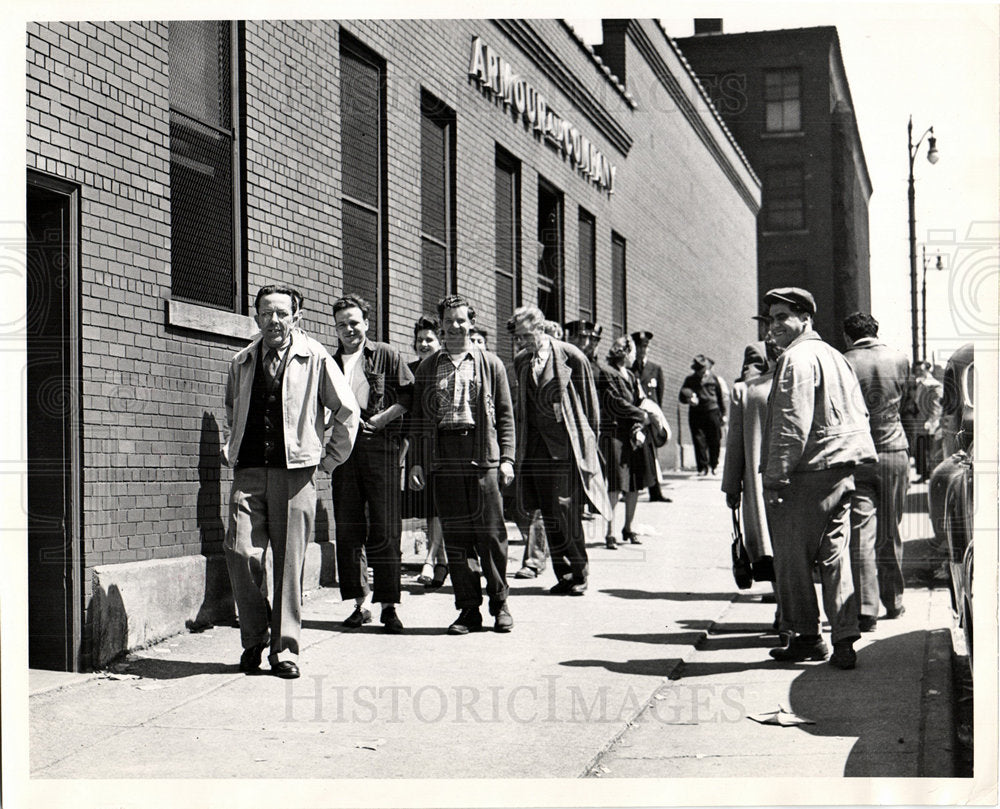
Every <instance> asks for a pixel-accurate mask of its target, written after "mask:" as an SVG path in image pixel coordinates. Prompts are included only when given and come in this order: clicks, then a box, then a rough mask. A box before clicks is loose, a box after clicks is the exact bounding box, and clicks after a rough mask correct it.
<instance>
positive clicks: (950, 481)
mask: <svg viewBox="0 0 1000 809" xmlns="http://www.w3.org/2000/svg"><path fill="white" fill-rule="evenodd" d="M974 394H975V362H974V356H973V346H972V344H971V343H968V344H967V345H964V346H962V347H961V348H960V349H958V351H956V352H955V353H954V354H953V355H952V356H951V359H949V360H948V364H947V366H946V367H945V372H944V401H943V403H942V407H941V410H942V412H941V428H942V431H943V434H944V435H943V440H944V446H945V448H946V450H945V451H946V452H947V451H949V450H950V451H951V454H949V455H948V456H947V457H946V458H945V459H944V460H943V461H942V462H941V463H940V464H938V465H937V467H935V469H934V472H933V473H932V474H931V480H930V485H929V486H928V488H927V499H928V508H929V511H930V516H931V522H932V524H933V526H934V534H935V537H936V539H937V542H938V544H939V545H940V547H942V548H944V549H947V553H948V570H949V574H950V576H949V582H950V585H951V603H952V608H953V609H954V610H955V613H956V614H957V615H958V620H959V625H960V626H961V627H962V628H963V630H964V631H965V641H966V645H967V646H968V650H969V656H970V658H971V656H972V534H973V530H972V529H973V514H974V513H975V512H974V508H973V482H972V480H973V462H972V455H973V451H972V450H973V440H974V432H975V416H974V414H975V407H974Z"/></svg>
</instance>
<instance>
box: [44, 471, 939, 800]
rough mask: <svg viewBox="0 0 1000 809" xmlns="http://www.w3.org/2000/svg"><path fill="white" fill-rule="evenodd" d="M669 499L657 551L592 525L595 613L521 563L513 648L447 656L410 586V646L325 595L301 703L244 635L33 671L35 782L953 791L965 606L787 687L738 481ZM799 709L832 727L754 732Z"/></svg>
mask: <svg viewBox="0 0 1000 809" xmlns="http://www.w3.org/2000/svg"><path fill="white" fill-rule="evenodd" d="M666 492H667V494H668V495H669V496H670V497H672V498H673V501H674V502H672V503H665V504H661V503H656V504H651V503H646V502H641V503H640V505H639V511H638V514H637V523H638V524H639V526H640V527H644V536H643V537H642V538H643V544H642V545H631V546H626V547H623V548H621V549H620V550H618V551H608V550H606V549H604V547H603V541H602V539H601V536H600V534H601V533H602V532H601V530H600V527H599V526H597V525H596V523H595V522H590V523H587V525H588V529H589V531H590V532H591V534H592V535H591V536H589V537H588V551H589V553H590V559H591V582H590V585H591V586H590V590H589V592H588V593H587V595H586V596H584V597H583V598H570V597H556V596H551V595H549V594H548V592H547V590H548V588H549V587H550V586H551V585H552V584H553V583H554V579H553V577H552V574H551V572H550V571H548V572H546V573H545V574H544V575H543V577H542V578H540V579H538V580H528V581H523V580H515V579H514V578H513V572H514V571H516V570H517V569H518V568H519V567H520V558H521V553H522V551H523V546H522V545H520V544H512V546H511V552H510V557H511V558H510V563H509V568H508V570H509V573H508V576H509V578H510V584H511V597H510V608H511V612H512V614H513V617H514V621H515V627H514V630H513V632H512V633H511V634H509V635H503V634H497V633H494V632H483V633H479V634H473V635H469V636H467V637H452V636H449V635H447V634H446V632H445V629H446V627H447V626H448V624H449V623H450V622H451V621H452V620H453V619H454V617H455V615H456V614H457V613H456V611H455V608H454V605H453V601H452V592H451V588H450V587H448V586H446V587H444V588H442V589H441V590H438V591H433V592H428V591H426V590H425V589H424V588H423V587H422V586H420V585H418V584H417V583H416V582H415V581H414V579H415V576H416V574H417V572H418V571H417V569H416V568H415V567H410V568H409V570H408V572H407V573H406V575H405V576H404V579H405V580H404V596H403V603H402V604H401V605H400V607H399V615H400V617H401V619H402V621H403V623H404V625H405V626H406V631H405V633H404V634H402V635H399V636H389V635H386V634H384V633H383V632H382V631H381V627H380V625H379V624H378V612H377V608H376V609H375V611H374V614H375V623H373V624H371V625H368V626H365V627H363V628H362V629H360V630H353V631H352V630H345V629H343V627H342V626H341V621H342V620H343V619H344V618H345V617H347V615H348V614H349V613H350V610H351V606H352V604H350V603H344V602H341V600H340V598H339V594H338V592H337V591H336V589H321V590H318V591H314V592H312V593H310V594H308V596H307V598H306V603H305V608H304V628H303V636H302V642H303V651H302V655H301V658H300V665H301V667H302V671H303V676H302V678H301V679H299V680H295V681H283V680H279V679H277V678H274V677H270V676H267V675H262V676H254V677H248V676H244V675H242V674H240V673H239V671H238V670H237V662H238V660H239V656H240V644H239V631H238V629H236V628H235V627H231V626H216V627H212V628H209V629H207V630H205V631H203V632H200V633H190V634H185V635H180V636H176V637H174V638H171V639H168V640H166V641H164V642H162V643H160V644H157V645H156V646H154V647H152V648H149V649H146V650H143V651H140V652H136V653H134V654H132V655H130V656H129V657H128V659H127V660H125V661H123V662H122V663H121V664H118V665H117V666H114V667H113V668H112V670H111V671H107V672H99V673H95V674H91V675H74V674H56V673H46V672H35V671H33V672H31V673H30V677H29V687H30V689H31V697H30V704H29V712H30V775H31V777H32V778H33V779H64V778H85V779H95V778H178V777H180V778H284V777H289V778H301V777H308V778H355V779H360V778H380V779H385V778H389V779H395V778H513V779H523V778H553V777H555V778H577V777H580V776H587V775H589V776H600V777H604V778H615V777H622V778H634V777H652V778H661V777H690V776H704V777H714V776H747V775H752V776H758V777H759V776H782V775H792V774H794V775H798V776H802V775H826V776H830V775H832V776H889V775H892V776H900V777H905V776H912V775H942V776H944V775H948V774H950V773H949V772H948V771H947V765H946V764H945V762H948V761H950V753H949V751H950V745H951V733H952V729H951V721H950V708H949V706H950V704H951V703H950V699H951V685H950V671H951V668H950V664H949V659H950V653H951V647H950V632H949V630H950V626H951V623H952V616H951V612H950V605H949V600H948V593H947V589H946V588H944V587H943V586H939V587H938V589H928V588H926V587H920V586H917V587H915V588H913V589H910V590H908V592H907V594H906V596H905V603H906V606H907V612H906V614H905V615H904V616H903V617H902V618H900V619H897V620H895V621H885V620H883V621H880V622H879V626H878V629H877V631H876V632H875V633H873V634H871V635H866V636H865V638H864V641H863V642H862V643H860V644H859V645H858V650H859V660H858V668H857V669H856V670H854V671H848V672H841V671H837V670H834V669H832V668H831V667H829V666H828V665H826V664H809V663H806V664H799V665H782V664H778V663H776V662H774V661H772V660H771V659H770V658H769V657H768V654H767V650H768V648H769V647H771V646H773V645H775V644H776V643H777V636H776V635H775V634H774V633H772V632H771V631H770V630H769V627H770V624H771V620H772V618H773V610H774V607H773V605H770V604H763V603H761V601H760V595H761V594H763V593H764V592H766V591H767V589H768V588H766V587H765V586H764V585H755V588H754V590H752V591H748V592H742V593H741V592H739V591H737V590H736V589H735V587H734V585H733V581H732V575H731V573H730V569H729V558H728V556H729V533H730V528H731V526H730V520H729V513H728V511H727V509H726V508H725V505H724V499H723V495H722V494H721V492H720V491H719V479H718V478H701V479H698V478H688V477H685V476H676V477H673V478H671V479H670V480H669V481H668V483H667V485H666ZM644 499H645V498H644ZM917 502H919V501H917ZM928 530H929V526H928ZM408 555H410V556H411V557H412V548H411V549H410V553H409V554H408ZM912 580H913V581H917V582H918V583H919V582H921V581H923V579H922V578H920V577H919V576H917V577H916V578H915V579H912ZM927 581H932V579H931V578H930V577H928V578H927ZM265 668H266V664H265ZM779 706H784V708H786V709H787V710H789V711H791V712H793V713H795V714H797V715H799V716H802V717H805V718H807V719H810V720H812V721H813V722H814V724H810V725H800V726H795V727H780V726H776V725H762V724H758V723H756V722H754V721H751V720H750V719H748V718H747V715H748V714H758V713H764V712H769V711H776V710H777V709H778V708H779ZM539 805H540V804H539Z"/></svg>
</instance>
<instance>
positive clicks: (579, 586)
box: [569, 581, 587, 596]
mask: <svg viewBox="0 0 1000 809" xmlns="http://www.w3.org/2000/svg"><path fill="white" fill-rule="evenodd" d="M586 592H587V582H585V581H577V582H573V585H572V586H571V587H570V588H569V594H570V595H571V596H582V595H583V594H584V593H586Z"/></svg>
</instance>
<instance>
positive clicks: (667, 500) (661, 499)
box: [649, 494, 674, 503]
mask: <svg viewBox="0 0 1000 809" xmlns="http://www.w3.org/2000/svg"><path fill="white" fill-rule="evenodd" d="M649 502H650V503H673V502H674V501H673V500H671V499H670V498H669V497H664V496H663V495H662V494H659V495H657V496H656V497H653V496H652V495H650V498H649Z"/></svg>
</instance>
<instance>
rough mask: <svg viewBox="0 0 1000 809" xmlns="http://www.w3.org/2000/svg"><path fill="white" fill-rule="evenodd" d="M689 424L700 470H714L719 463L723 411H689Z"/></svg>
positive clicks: (695, 456) (696, 461) (695, 457)
mask: <svg viewBox="0 0 1000 809" xmlns="http://www.w3.org/2000/svg"><path fill="white" fill-rule="evenodd" d="M688 426H689V427H690V428H691V442H692V443H693V444H694V460H695V464H697V466H698V471H699V472H708V471H709V470H710V469H712V470H714V469H715V467H717V466H718V465H719V445H720V444H721V443H722V413H720V412H719V411H718V410H710V411H708V412H707V413H702V412H700V411H698V410H695V409H694V408H691V409H690V410H689V411H688Z"/></svg>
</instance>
